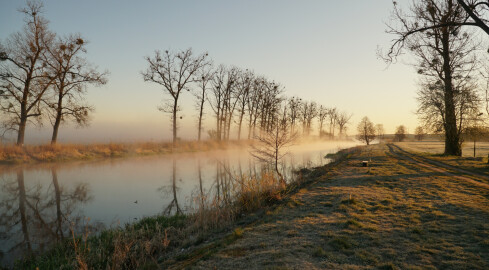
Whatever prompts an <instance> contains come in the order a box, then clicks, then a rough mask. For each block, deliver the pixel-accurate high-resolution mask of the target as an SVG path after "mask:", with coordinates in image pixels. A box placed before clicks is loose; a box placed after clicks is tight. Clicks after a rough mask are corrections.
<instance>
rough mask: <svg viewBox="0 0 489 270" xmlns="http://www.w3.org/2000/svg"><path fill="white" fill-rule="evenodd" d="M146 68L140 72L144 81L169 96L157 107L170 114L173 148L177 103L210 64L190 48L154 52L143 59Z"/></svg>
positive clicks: (202, 55)
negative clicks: (151, 55)
mask: <svg viewBox="0 0 489 270" xmlns="http://www.w3.org/2000/svg"><path fill="white" fill-rule="evenodd" d="M144 59H145V60H146V62H147V63H148V68H147V69H146V70H145V71H143V72H141V74H142V75H143V79H144V81H147V82H153V83H156V84H159V85H161V86H163V89H164V90H165V91H166V92H167V93H168V94H170V97H171V98H170V100H168V101H167V102H165V103H164V104H163V105H162V106H160V107H159V110H160V111H162V112H165V113H170V114H171V118H172V131H173V132H172V133H173V146H175V145H176V142H177V119H178V116H177V114H178V112H179V111H180V107H179V105H178V101H179V98H180V95H181V94H182V91H183V90H187V91H190V85H191V84H192V83H194V82H198V81H199V78H198V77H197V74H198V71H199V70H200V69H202V68H203V67H205V66H207V65H209V64H210V62H209V60H208V54H207V53H204V54H201V55H197V56H196V55H194V53H193V52H192V49H191V48H188V49H186V50H182V51H179V52H170V51H168V50H166V51H165V52H164V53H161V52H160V51H158V50H157V51H155V55H154V57H149V56H146V57H145V58H144Z"/></svg>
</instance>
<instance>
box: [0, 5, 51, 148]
mask: <svg viewBox="0 0 489 270" xmlns="http://www.w3.org/2000/svg"><path fill="white" fill-rule="evenodd" d="M42 11H43V5H42V3H41V2H34V1H29V2H27V7H25V8H24V9H22V10H21V12H22V13H24V15H25V19H24V22H25V26H24V29H23V31H22V32H17V33H14V34H12V35H11V36H10V37H9V38H7V40H6V41H5V45H4V46H0V113H1V114H2V115H3V116H2V122H3V123H2V126H3V129H4V132H6V131H16V132H17V145H19V146H22V145H23V144H24V138H25V129H26V125H27V123H28V121H29V120H31V119H35V120H40V117H41V108H40V104H41V100H42V99H43V98H44V96H45V95H44V94H45V93H46V91H47V90H48V88H49V87H50V85H51V83H52V82H53V81H54V79H55V77H54V76H50V75H49V74H48V73H47V72H46V63H45V61H43V57H42V55H43V53H44V52H45V51H46V48H47V47H49V46H51V45H50V44H51V42H52V40H53V38H54V34H53V33H51V32H50V31H49V30H48V21H47V20H46V19H45V18H44V17H42V16H41V13H42Z"/></svg>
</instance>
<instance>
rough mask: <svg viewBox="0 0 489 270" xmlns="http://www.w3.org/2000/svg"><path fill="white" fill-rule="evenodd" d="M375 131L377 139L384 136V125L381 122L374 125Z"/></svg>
mask: <svg viewBox="0 0 489 270" xmlns="http://www.w3.org/2000/svg"><path fill="white" fill-rule="evenodd" d="M375 131H376V132H377V138H379V139H383V138H384V134H385V130H384V125H382V124H377V125H375Z"/></svg>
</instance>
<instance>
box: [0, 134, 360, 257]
mask: <svg viewBox="0 0 489 270" xmlns="http://www.w3.org/2000/svg"><path fill="white" fill-rule="evenodd" d="M355 145H357V143H356V142H316V143H309V144H301V145H296V146H292V147H291V148H289V152H290V153H289V154H288V155H287V156H286V157H285V158H284V164H283V168H282V170H283V172H284V173H285V174H286V175H287V176H288V177H290V176H291V174H290V171H291V170H293V169H296V168H301V167H313V166H319V165H323V164H325V163H327V162H328V160H327V159H325V158H324V156H325V155H326V154H328V153H333V152H337V151H338V150H339V149H342V148H347V147H352V146H355ZM262 167H263V164H261V163H258V162H256V160H255V159H254V158H253V157H252V156H251V155H250V153H249V149H246V148H239V149H229V150H218V151H217V150H216V151H209V152H199V153H184V154H173V155H162V156H151V157H134V158H126V159H110V160H104V161H94V162H71V163H62V164H42V165H30V166H9V167H3V168H1V170H0V213H1V219H0V240H1V244H0V251H1V254H0V255H2V257H3V258H2V259H1V260H2V264H4V265H9V264H10V263H11V262H12V259H13V258H19V257H20V256H21V255H22V254H25V253H26V252H36V251H39V250H42V249H43V248H45V247H46V246H49V245H50V244H52V243H54V242H55V241H57V240H59V239H62V238H65V237H67V236H70V233H71V230H74V231H75V232H77V231H79V230H83V228H86V227H87V226H86V225H87V224H88V225H90V227H91V228H92V230H93V231H96V230H97V229H98V230H100V229H102V228H110V227H115V226H120V225H121V224H125V223H131V222H134V221H137V220H138V219H141V218H142V217H145V216H152V215H156V214H173V213H175V212H177V211H178V212H191V211H192V209H193V208H194V206H195V198H197V197H199V198H200V197H205V198H206V199H207V200H211V199H212V198H213V197H215V196H221V195H222V190H224V189H226V188H229V187H228V186H226V183H230V181H234V180H235V179H237V178H239V177H242V176H245V177H246V176H250V175H254V174H259V172H260V170H261V169H262ZM233 179H234V180H233Z"/></svg>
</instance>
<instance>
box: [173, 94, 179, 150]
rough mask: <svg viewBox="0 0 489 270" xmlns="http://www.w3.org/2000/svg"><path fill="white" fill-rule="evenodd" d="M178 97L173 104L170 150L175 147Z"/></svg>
mask: <svg viewBox="0 0 489 270" xmlns="http://www.w3.org/2000/svg"><path fill="white" fill-rule="evenodd" d="M177 102H178V97H177V98H175V102H174V103H173V123H172V124H173V127H172V128H173V144H172V150H173V148H174V147H175V146H176V145H177V108H178V105H177V104H178V103H177Z"/></svg>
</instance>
